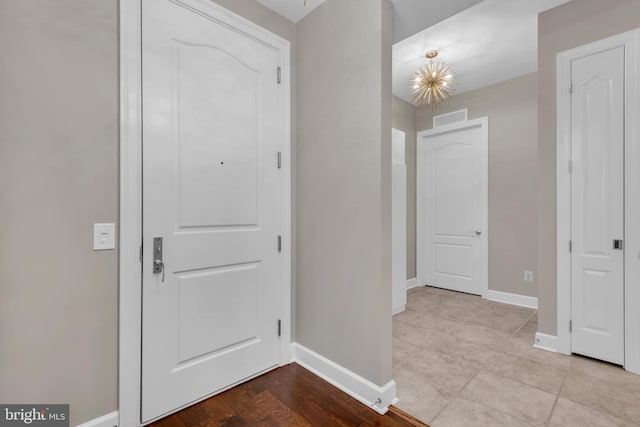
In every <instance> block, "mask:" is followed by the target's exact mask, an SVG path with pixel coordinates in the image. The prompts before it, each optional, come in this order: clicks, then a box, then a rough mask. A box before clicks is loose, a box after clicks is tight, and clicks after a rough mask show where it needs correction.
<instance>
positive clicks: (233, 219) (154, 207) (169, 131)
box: [142, 0, 283, 421]
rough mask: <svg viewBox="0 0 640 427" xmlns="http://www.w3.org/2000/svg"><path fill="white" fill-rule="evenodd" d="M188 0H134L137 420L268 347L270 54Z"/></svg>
mask: <svg viewBox="0 0 640 427" xmlns="http://www.w3.org/2000/svg"><path fill="white" fill-rule="evenodd" d="M188 3H189V4H190V6H189V7H188V6H186V5H185V4H183V3H181V2H173V1H169V0H144V1H143V3H142V4H143V20H142V29H143V35H142V40H143V46H142V48H143V53H142V58H143V121H144V126H143V152H144V154H143V157H144V161H143V192H144V195H143V212H144V215H143V236H144V244H143V246H144V262H143V304H142V305H143V307H142V312H143V316H142V419H143V421H148V420H151V419H154V418H157V417H160V416H163V415H166V414H167V413H170V412H173V411H175V410H177V409H179V408H180V407H183V406H186V405H188V404H190V403H193V402H195V401H197V400H200V399H202V398H203V397H206V396H208V395H211V394H213V393H215V392H218V391H220V390H222V389H225V388H227V387H229V386H231V385H233V384H236V383H238V382H241V381H243V380H245V379H247V378H249V377H251V376H254V375H255V374H257V373H260V372H262V371H265V370H267V369H270V368H273V367H275V366H277V364H278V362H279V354H280V350H279V338H278V332H279V323H278V319H279V318H280V314H281V309H280V308H281V304H280V301H281V287H280V286H281V285H280V284H281V280H282V279H281V271H280V267H279V266H280V260H279V256H280V255H279V249H278V235H279V234H280V233H281V227H282V225H281V206H282V205H281V194H280V193H279V188H280V186H279V180H280V179H281V178H280V177H279V169H278V166H277V161H276V159H277V156H278V150H279V144H281V142H282V141H283V129H282V126H281V125H280V123H282V121H281V117H282V116H281V106H280V103H281V95H279V94H281V92H280V89H279V85H278V83H277V80H278V78H277V67H278V61H279V59H278V51H277V50H275V49H274V48H272V47H269V46H268V45H267V44H266V43H261V42H260V41H259V40H256V39H255V38H253V37H250V36H248V35H246V34H245V33H243V32H242V31H240V30H238V29H235V28H233V27H231V26H229V25H227V24H225V23H222V22H220V21H219V20H217V19H216V18H215V17H213V16H210V15H208V10H207V9H206V7H207V5H206V4H205V2H202V3H200V2H195V1H191V2H188ZM200 7H202V8H203V9H201V10H199V9H200ZM155 237H162V238H163V254H162V255H163V257H162V258H163V262H164V271H163V272H162V273H154V271H153V258H154V244H153V243H152V242H153V239H154V238H155Z"/></svg>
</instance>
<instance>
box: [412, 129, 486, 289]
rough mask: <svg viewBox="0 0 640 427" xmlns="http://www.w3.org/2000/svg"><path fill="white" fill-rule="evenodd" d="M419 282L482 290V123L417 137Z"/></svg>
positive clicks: (483, 198)
mask: <svg viewBox="0 0 640 427" xmlns="http://www.w3.org/2000/svg"><path fill="white" fill-rule="evenodd" d="M417 188H418V212H417V215H418V282H419V284H422V285H429V286H435V287H439V288H445V289H451V290H454V291H460V292H467V293H470V294H476V295H482V294H483V293H484V292H485V290H486V287H487V225H486V224H487V119H486V118H484V119H477V120H471V121H465V122H462V123H456V124H453V125H446V126H442V127H441V128H435V129H433V130H429V131H424V132H419V133H418V182H417Z"/></svg>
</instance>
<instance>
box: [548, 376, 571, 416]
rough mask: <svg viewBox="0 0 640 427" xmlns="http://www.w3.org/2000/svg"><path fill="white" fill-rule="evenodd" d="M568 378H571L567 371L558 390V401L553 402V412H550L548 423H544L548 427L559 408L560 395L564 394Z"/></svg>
mask: <svg viewBox="0 0 640 427" xmlns="http://www.w3.org/2000/svg"><path fill="white" fill-rule="evenodd" d="M568 376H569V370H567V373H566V374H565V375H564V378H563V379H562V384H560V388H559V389H558V394H556V399H555V400H554V401H553V406H552V407H551V412H549V417H548V418H547V421H546V422H545V423H544V425H545V426H547V427H548V426H549V423H550V422H551V418H553V413H554V412H555V411H556V406H558V400H560V393H562V388H563V387H564V383H565V381H567V377H568Z"/></svg>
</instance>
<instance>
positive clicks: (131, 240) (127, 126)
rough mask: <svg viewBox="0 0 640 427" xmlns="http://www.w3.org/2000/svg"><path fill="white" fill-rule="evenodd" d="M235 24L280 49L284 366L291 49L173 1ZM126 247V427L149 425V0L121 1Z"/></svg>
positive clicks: (206, 5) (203, 7)
mask: <svg viewBox="0 0 640 427" xmlns="http://www.w3.org/2000/svg"><path fill="white" fill-rule="evenodd" d="M170 1H174V2H176V3H181V4H184V5H187V6H188V7H190V8H195V9H198V10H200V11H206V13H207V15H208V16H210V17H212V18H214V19H216V20H218V21H221V22H224V23H225V24H226V25H229V26H232V27H233V28H235V29H236V30H239V31H241V32H243V33H245V34H247V35H249V36H251V37H253V38H255V39H257V40H260V41H262V42H263V43H265V44H266V45H269V46H271V47H272V48H273V49H274V50H276V51H277V52H278V56H279V65H280V67H281V72H282V75H281V76H282V84H281V85H280V87H279V96H280V100H279V103H280V107H279V108H280V109H281V114H282V122H281V126H282V130H283V137H284V139H283V142H282V146H281V152H282V171H281V173H282V179H281V188H280V192H281V200H282V202H281V227H282V228H281V229H282V239H283V245H282V254H281V266H280V268H281V272H282V288H281V304H282V305H281V313H282V319H281V320H282V337H281V342H280V365H281V366H282V365H285V364H287V363H289V362H290V361H291V354H290V349H291V247H292V242H291V87H290V83H289V82H290V81H291V80H290V78H291V74H290V69H291V67H290V61H291V59H290V58H291V53H290V50H291V46H290V43H289V41H288V40H285V39H283V38H282V37H280V36H277V35H275V34H273V33H272V32H270V31H268V30H266V29H264V28H262V27H260V26H258V25H257V24H255V23H253V22H251V21H249V20H247V19H245V18H242V17H241V16H238V15H236V14H235V13H233V12H231V11H229V10H227V9H224V8H222V7H221V6H218V5H217V4H215V3H213V2H211V1H208V0H170ZM119 18H120V29H119V33H120V171H119V186H120V251H119V267H120V268H119V308H118V318H119V326H118V327H119V349H118V411H119V412H118V413H119V424H118V425H120V426H122V427H130V426H139V425H141V406H140V402H141V360H142V359H141V356H142V352H141V342H142V341H141V339H142V329H141V328H142V265H141V262H140V244H141V241H142V27H141V20H142V0H120V9H119Z"/></svg>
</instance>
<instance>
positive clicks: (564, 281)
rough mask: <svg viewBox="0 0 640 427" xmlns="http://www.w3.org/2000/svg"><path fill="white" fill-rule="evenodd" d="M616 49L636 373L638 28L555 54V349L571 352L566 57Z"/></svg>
mask: <svg viewBox="0 0 640 427" xmlns="http://www.w3.org/2000/svg"><path fill="white" fill-rule="evenodd" d="M617 47H624V49H625V131H624V132H625V148H624V153H625V160H624V167H625V176H624V179H625V192H624V197H625V206H624V217H625V220H624V221H625V223H624V228H625V233H624V234H625V236H624V251H625V253H624V265H625V271H624V282H625V291H624V292H625V328H624V329H625V365H624V367H625V369H626V370H627V371H631V372H634V373H637V374H640V259H639V256H640V194H638V190H639V189H640V167H639V165H640V84H639V79H640V29H638V30H633V31H629V32H626V33H623V34H619V35H616V36H613V37H609V38H606V39H604V40H600V41H597V42H595V43H591V44H588V45H585V46H581V47H578V48H575V49H571V50H568V51H565V52H560V53H558V56H557V64H558V65H557V67H558V69H557V102H558V113H557V114H558V118H557V120H558V121H557V123H558V124H557V126H558V129H557V132H558V134H557V140H558V143H557V164H556V167H557V171H556V173H557V175H556V176H557V209H558V211H557V261H558V272H557V274H558V276H557V299H558V307H557V308H558V319H557V321H558V326H557V328H558V339H557V348H556V351H558V352H559V353H564V354H571V333H570V331H569V320H570V317H571V255H570V253H569V240H570V239H571V231H570V230H571V175H570V173H569V161H570V160H571V96H570V93H569V82H570V80H571V61H572V60H574V59H578V58H581V57H584V56H587V55H592V54H595V53H598V52H602V51H605V50H609V49H614V48H617Z"/></svg>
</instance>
